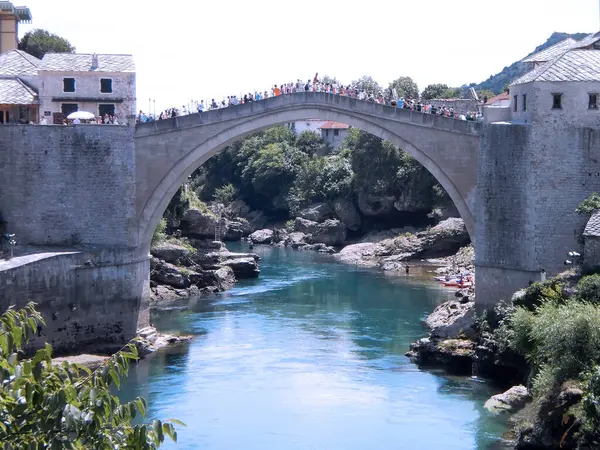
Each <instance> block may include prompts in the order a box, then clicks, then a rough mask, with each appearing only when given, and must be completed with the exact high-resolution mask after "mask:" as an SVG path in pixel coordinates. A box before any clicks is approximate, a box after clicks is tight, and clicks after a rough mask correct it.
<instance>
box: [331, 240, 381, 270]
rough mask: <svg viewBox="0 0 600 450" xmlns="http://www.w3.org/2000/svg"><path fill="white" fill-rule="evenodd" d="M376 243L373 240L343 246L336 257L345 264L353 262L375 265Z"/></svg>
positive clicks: (369, 265)
mask: <svg viewBox="0 0 600 450" xmlns="http://www.w3.org/2000/svg"><path fill="white" fill-rule="evenodd" d="M376 249H377V244H374V243H373V242H363V243H362V244H352V245H347V246H346V247H344V248H343V249H342V250H340V252H339V253H338V254H336V255H335V256H336V258H337V259H338V260H340V261H341V262H344V263H346V264H355V265H357V266H363V267H375V266H377V264H378V259H377V256H376V254H375V253H376Z"/></svg>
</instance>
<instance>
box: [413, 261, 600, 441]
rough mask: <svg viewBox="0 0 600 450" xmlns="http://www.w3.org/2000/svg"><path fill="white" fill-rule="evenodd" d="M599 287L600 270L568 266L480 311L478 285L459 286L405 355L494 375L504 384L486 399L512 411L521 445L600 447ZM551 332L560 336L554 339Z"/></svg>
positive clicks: (496, 408)
mask: <svg viewBox="0 0 600 450" xmlns="http://www.w3.org/2000/svg"><path fill="white" fill-rule="evenodd" d="M462 256H464V255H462ZM599 294H600V276H598V275H591V276H585V277H583V276H582V275H581V274H579V273H577V272H574V271H569V272H565V273H564V274H561V275H559V276H558V277H556V278H554V279H551V280H548V281H545V282H540V283H534V284H532V285H531V286H529V287H528V288H527V289H523V290H521V291H519V292H517V293H515V294H514V295H513V297H512V298H511V299H510V300H509V301H508V302H506V303H500V304H499V305H497V306H496V308H495V309H494V310H493V311H489V312H488V313H487V314H486V315H484V316H480V317H477V315H476V313H475V303H474V300H475V299H474V292H473V291H472V290H463V291H458V292H457V294H456V295H457V299H456V300H452V301H448V302H445V303H443V304H441V305H439V306H438V307H437V308H436V309H435V310H434V311H433V312H432V313H431V314H430V315H429V316H428V317H427V319H426V320H425V326H426V327H427V328H428V329H429V334H428V336H427V337H424V338H422V339H419V340H418V341H417V342H415V343H413V344H411V346H410V350H409V352H408V353H407V354H406V355H407V356H408V357H409V358H410V359H411V360H412V361H413V362H414V363H416V364H417V365H419V366H422V367H441V368H444V369H445V370H447V371H448V372H450V373H453V374H460V375H472V376H477V377H480V378H484V379H488V380H491V381H493V382H495V383H496V384H497V385H498V387H499V391H500V392H499V394H497V395H494V396H493V397H491V398H490V399H489V400H488V401H487V402H486V404H485V407H486V408H487V409H488V410H489V411H491V412H492V413H494V414H506V413H510V414H514V415H513V416H511V422H512V423H513V424H514V441H515V448H516V449H542V448H563V449H592V448H600V432H599V431H598V429H597V427H596V428H595V426H594V425H593V424H594V423H596V421H597V420H598V417H599V413H600V410H599V409H598V408H597V407H596V409H594V408H592V409H590V405H591V403H590V399H592V398H597V397H594V396H597V393H596V391H597V390H598V386H597V384H594V383H596V381H594V380H595V379H594V378H593V374H596V371H598V368H597V367H598V366H597V364H598V359H597V358H598V357H597V351H598V344H597V337H596V336H597V333H598V328H597V324H598V323H599V321H600V315H599V312H598V311H597V309H595V308H596V307H595V306H594V304H593V302H597V301H598V300H597V299H598V295H599ZM536 320H539V321H540V324H539V325H537V324H536V322H535V321H536ZM548 320H549V321H550V322H549V323H548V322H546V321H548ZM537 327H539V328H537ZM584 330H585V331H584ZM537 336H542V337H541V338H538V337H537ZM540 339H541V340H540ZM552 339H555V340H556V341H557V342H556V343H548V340H552ZM536 346H538V347H539V346H541V347H540V348H544V349H545V350H543V353H541V350H538V349H536ZM548 346H549V347H548ZM571 354H573V355H579V356H571ZM532 355H538V356H535V357H533V356H532ZM561 358H564V360H561ZM586 368H587V369H586ZM586 370H587V371H588V372H587V375H586V374H584V372H585V371H586ZM507 388H508V390H505V389H507ZM502 390H505V391H504V392H502ZM590 396H592V397H590ZM586 399H587V400H586ZM586 402H587V403H586ZM586 405H587V406H586ZM594 411H595V412H594Z"/></svg>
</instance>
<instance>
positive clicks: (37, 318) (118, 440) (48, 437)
mask: <svg viewBox="0 0 600 450" xmlns="http://www.w3.org/2000/svg"><path fill="white" fill-rule="evenodd" d="M42 325H44V320H43V318H42V316H41V315H40V314H39V313H38V312H37V311H36V310H35V305H34V304H33V303H30V304H28V305H27V306H26V307H25V308H24V309H21V310H19V311H16V310H14V309H9V310H8V311H7V312H5V313H4V314H2V315H1V316H0V382H1V383H2V389H0V411H2V421H1V422H0V442H1V443H2V444H3V448H4V449H11V448H12V449H25V448H28V449H78V450H79V449H100V450H109V449H115V448H121V449H144V450H151V449H156V448H158V447H159V446H160V445H161V443H163V442H164V439H165V435H167V436H169V437H171V439H173V440H176V439H177V433H176V432H175V429H174V427H173V425H172V423H169V422H164V423H163V422H161V421H159V420H154V421H153V422H152V424H150V425H135V426H134V425H132V421H133V420H134V419H135V418H136V417H137V416H138V415H140V416H143V415H144V414H145V412H146V402H145V401H144V399H142V398H140V397H138V398H136V399H135V400H134V401H132V402H129V403H123V404H121V403H120V402H119V399H118V398H117V397H116V396H115V395H113V394H112V393H111V385H113V384H114V385H116V387H117V388H119V387H120V383H121V380H122V378H124V377H125V376H127V372H128V369H129V362H130V361H132V360H133V361H135V360H137V359H138V354H137V350H136V347H135V345H134V344H133V343H131V344H129V345H127V346H126V347H125V348H124V349H123V350H121V351H120V352H118V353H116V354H115V355H113V356H112V357H111V358H109V359H108V360H107V361H106V362H105V363H104V364H103V365H102V366H101V367H99V368H98V369H96V370H95V371H93V372H92V371H90V370H89V369H88V368H86V367H84V366H81V365H78V364H70V363H68V362H66V361H65V362H63V363H62V364H60V365H55V364H52V348H51V347H50V345H48V344H46V345H45V346H44V347H43V348H41V349H40V350H38V351H37V352H36V353H35V355H34V356H33V357H32V358H28V359H25V358H22V354H23V348H24V346H25V345H26V344H27V343H28V342H29V340H30V339H32V338H33V337H34V336H35V335H36V333H37V329H38V327H39V326H42ZM171 422H175V423H180V422H178V421H175V420H171Z"/></svg>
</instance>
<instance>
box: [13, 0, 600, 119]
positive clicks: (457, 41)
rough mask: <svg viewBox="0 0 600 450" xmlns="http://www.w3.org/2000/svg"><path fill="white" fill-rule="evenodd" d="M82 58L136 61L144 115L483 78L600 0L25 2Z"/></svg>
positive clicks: (581, 28)
mask: <svg viewBox="0 0 600 450" xmlns="http://www.w3.org/2000/svg"><path fill="white" fill-rule="evenodd" d="M13 3H14V4H19V5H21V4H24V5H26V6H28V7H29V8H30V9H31V12H32V15H33V23H32V24H31V25H23V26H21V28H20V34H21V35H22V34H23V33H25V32H26V31H28V30H30V29H32V28H45V29H47V30H49V31H51V32H53V33H56V34H59V35H61V36H63V37H65V38H67V39H68V40H69V41H70V42H71V43H72V44H73V45H75V46H76V47H77V51H78V52H82V53H88V52H89V53H92V52H96V53H131V54H133V56H134V58H135V62H136V66H137V99H138V108H142V109H145V110H146V109H147V105H148V99H149V98H152V99H155V100H156V108H157V110H159V109H160V108H165V107H168V106H181V105H182V104H183V103H187V102H188V100H190V99H207V98H210V97H215V98H217V99H218V98H222V97H223V96H226V95H238V94H240V93H243V92H249V91H254V90H255V89H261V90H264V89H267V88H268V87H270V86H271V85H273V84H274V83H277V84H281V83H285V82H287V81H292V80H294V81H295V80H296V79H297V78H300V79H302V80H303V81H304V82H306V80H307V79H308V78H309V77H312V76H314V74H315V72H319V74H321V75H324V74H329V75H335V76H337V77H338V79H340V80H341V81H342V82H344V83H345V82H350V81H351V80H353V79H356V78H358V77H360V76H362V75H365V74H367V75H371V76H372V77H374V78H375V79H376V80H377V81H378V82H379V83H381V84H386V85H387V83H388V82H389V81H391V80H392V79H394V78H397V77H398V76H405V75H408V76H411V77H413V79H414V80H415V81H416V82H417V83H418V84H419V87H420V88H421V89H422V88H423V87H425V86H426V85H427V84H429V83H436V82H441V83H446V84H448V85H456V86H459V85H461V84H463V83H470V82H480V81H483V80H484V79H486V78H488V77H489V76H490V75H491V74H495V73H497V72H499V71H500V70H502V68H503V67H504V66H506V65H508V64H511V63H512V62H514V61H516V60H518V59H521V58H522V57H524V56H525V55H526V54H528V53H530V52H531V51H532V50H533V49H534V48H535V47H536V46H537V45H539V44H541V43H543V42H544V41H545V40H546V39H547V38H548V37H549V36H550V34H551V33H552V32H554V31H564V32H571V33H572V32H594V31H598V30H599V29H600V12H599V0H455V1H451V0H420V1H418V0H417V1H412V0H366V1H361V2H359V1H357V0H344V1H342V0H329V1H285V0H283V1H282V0H279V1H275V0H252V1H249V0H216V1H210V0H176V1H165V0H161V1H158V0H144V1H142V0H135V1H134V0H120V1H116V0H102V1H99V2H97V1H96V2H95V1H85V0H83V1H78V0H69V1H66V0H55V1H49V0H16V1H13Z"/></svg>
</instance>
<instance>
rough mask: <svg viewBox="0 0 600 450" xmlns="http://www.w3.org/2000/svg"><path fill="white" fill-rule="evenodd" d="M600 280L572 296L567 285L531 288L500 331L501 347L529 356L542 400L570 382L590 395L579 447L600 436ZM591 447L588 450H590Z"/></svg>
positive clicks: (584, 283) (554, 282)
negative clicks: (599, 431)
mask: <svg viewBox="0 0 600 450" xmlns="http://www.w3.org/2000/svg"><path fill="white" fill-rule="evenodd" d="M598 294H600V277H598V276H597V275H593V276H588V277H583V278H582V279H580V280H579V282H578V284H577V286H576V289H575V290H574V291H573V290H571V291H570V292H569V289H568V288H567V287H566V282H565V280H561V279H556V278H555V279H551V280H547V281H546V282H543V283H535V284H533V285H531V286H530V287H529V288H528V289H527V290H526V292H525V295H524V296H522V297H521V298H520V299H519V300H518V302H515V303H518V305H515V306H514V307H510V308H509V309H508V310H507V314H506V316H505V317H504V319H502V321H501V322H500V326H499V327H498V328H497V329H496V330H495V331H494V340H495V341H496V342H497V343H498V344H499V347H500V348H502V347H507V348H509V349H510V350H512V351H514V352H516V353H517V354H520V355H522V356H524V357H525V358H526V359H527V360H528V361H529V363H530V365H531V373H532V375H533V377H532V383H531V387H532V393H533V397H534V399H535V400H542V399H544V398H547V397H548V396H549V395H554V394H556V393H557V392H560V388H561V386H562V385H563V383H565V382H574V383H575V384H577V385H579V386H580V387H581V388H582V390H583V391H584V398H583V402H582V404H581V407H578V408H576V409H575V410H574V411H573V412H574V413H575V414H576V416H577V417H578V418H579V422H578V423H580V424H581V431H582V432H581V433H580V434H579V435H578V436H579V437H578V439H579V442H580V443H582V442H584V440H585V439H588V438H592V439H597V437H598V430H599V428H598V424H600V372H599V366H600V298H599V296H598ZM586 448H587V447H586Z"/></svg>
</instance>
